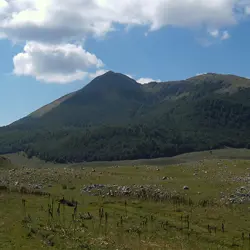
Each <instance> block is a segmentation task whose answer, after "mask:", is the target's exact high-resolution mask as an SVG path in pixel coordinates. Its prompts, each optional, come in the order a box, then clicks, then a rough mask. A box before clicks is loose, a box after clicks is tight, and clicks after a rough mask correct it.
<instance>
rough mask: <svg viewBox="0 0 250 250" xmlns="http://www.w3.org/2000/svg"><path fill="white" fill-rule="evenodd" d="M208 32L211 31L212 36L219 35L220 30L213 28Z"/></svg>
mask: <svg viewBox="0 0 250 250" xmlns="http://www.w3.org/2000/svg"><path fill="white" fill-rule="evenodd" d="M208 33H209V34H210V35H211V36H212V37H218V36H219V30H211V31H208Z"/></svg>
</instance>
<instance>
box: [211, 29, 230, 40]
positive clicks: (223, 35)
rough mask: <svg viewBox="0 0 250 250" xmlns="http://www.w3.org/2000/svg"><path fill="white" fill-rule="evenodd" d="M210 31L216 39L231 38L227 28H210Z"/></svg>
mask: <svg viewBox="0 0 250 250" xmlns="http://www.w3.org/2000/svg"><path fill="white" fill-rule="evenodd" d="M208 33H209V35H210V36H211V37H213V38H215V39H220V40H227V39H229V38H230V34H229V32H228V31H227V30H224V31H219V30H218V29H216V30H209V31H208Z"/></svg>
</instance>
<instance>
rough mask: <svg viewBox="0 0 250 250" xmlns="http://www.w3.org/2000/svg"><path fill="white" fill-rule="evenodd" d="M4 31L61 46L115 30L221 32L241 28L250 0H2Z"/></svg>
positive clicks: (0, 17)
mask: <svg viewBox="0 0 250 250" xmlns="http://www.w3.org/2000/svg"><path fill="white" fill-rule="evenodd" d="M0 6H1V9H3V10H4V11H1V12H0V13H1V14H0V31H1V32H4V33H5V34H6V35H7V36H8V37H9V38H10V39H14V40H25V41H27V40H31V41H33V40H35V41H40V42H41V41H42V42H44V41H46V42H48V41H49V42H59V41H60V42H61V41H69V40H71V39H79V38H82V37H86V36H88V35H89V34H93V35H98V36H100V35H104V34H106V33H107V32H110V31H112V30H113V29H114V25H115V24H123V25H126V26H130V27H131V26H134V25H141V26H142V25H143V26H145V25H146V26H148V27H149V30H151V31H153V30H157V29H160V28H162V27H164V26H167V25H172V26H180V27H193V26H200V27H204V26H206V27H207V28H211V29H221V28H224V27H228V26H231V25H234V24H236V23H237V22H238V21H239V20H240V18H241V17H242V15H245V14H246V12H247V10H248V8H249V7H250V0H211V1H207V0H154V1H152V0H123V1H117V0H64V1H61V0H43V1H41V0H18V1H8V2H7V1H5V0H0Z"/></svg>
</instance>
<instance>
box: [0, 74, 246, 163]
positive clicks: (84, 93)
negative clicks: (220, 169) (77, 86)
mask: <svg viewBox="0 0 250 250" xmlns="http://www.w3.org/2000/svg"><path fill="white" fill-rule="evenodd" d="M223 147H236V148H250V80H249V79H246V78H242V77H237V76H234V75H219V74H213V73H208V74H204V75H200V76H196V77H192V78H189V79H187V80H183V81H173V82H162V83H158V82H151V83H149V84H145V85H141V84H139V83H137V82H136V81H135V80H133V79H131V78H129V77H127V76H125V75H122V74H119V73H114V72H108V73H106V74H104V75H102V76H99V77H97V78H96V79H94V80H93V81H92V82H90V83H89V84H88V85H87V86H85V87H84V88H82V89H81V90H79V91H76V92H74V93H71V94H68V95H66V96H64V97H62V98H60V99H58V100H56V101H55V102H53V103H51V104H48V105H46V106H44V107H42V108H41V109H39V110H37V111H35V112H33V113H32V114H30V115H29V116H27V117H25V118H23V119H21V120H19V121H16V122H14V123H13V124H11V125H9V126H6V127H2V128H0V154H6V153H14V152H19V151H25V152H26V154H27V155H28V157H32V156H37V157H39V158H41V159H43V160H46V161H55V162H60V163H64V162H82V161H110V160H126V159H139V158H156V157H166V156H174V155H177V154H181V153H186V152H192V151H200V150H207V149H217V148H223Z"/></svg>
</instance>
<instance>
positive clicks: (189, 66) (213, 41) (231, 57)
mask: <svg viewBox="0 0 250 250" xmlns="http://www.w3.org/2000/svg"><path fill="white" fill-rule="evenodd" d="M249 31H250V0H209V1H207V0H154V1H152V0H122V1H118V0H63V1H62V0H0V55H1V60H0V126H5V125H7V124H10V123H11V122H13V121H15V120H18V119H20V118H22V117H24V116H26V115H28V114H29V113H31V112H33V111H34V110H36V109H38V108H40V107H41V106H43V105H45V104H47V103H49V102H52V101H54V100H55V99H57V98H59V97H61V96H62V95H65V94H67V93H70V92H72V91H75V90H78V89H80V88H82V87H84V86H85V85H86V84H88V83H89V82H90V81H91V80H92V79H93V78H95V77H96V76H98V75H101V74H103V73H105V72H106V71H108V70H112V71H115V72H120V73H123V74H126V75H129V76H131V77H133V78H134V79H135V80H137V81H138V82H140V83H141V84H145V83H147V82H150V81H153V80H154V81H169V80H181V79H186V78H188V77H192V76H195V75H198V74H204V73H207V72H214V73H222V74H235V75H239V76H243V77H250V72H249V70H250V49H249V44H250V32H249Z"/></svg>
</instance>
